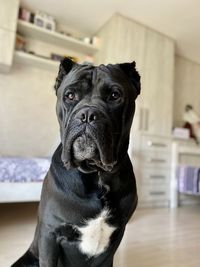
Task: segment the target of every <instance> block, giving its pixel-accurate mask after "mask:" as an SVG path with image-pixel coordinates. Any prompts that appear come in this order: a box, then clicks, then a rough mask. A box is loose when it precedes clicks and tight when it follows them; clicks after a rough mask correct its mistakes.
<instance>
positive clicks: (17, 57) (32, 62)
mask: <svg viewBox="0 0 200 267" xmlns="http://www.w3.org/2000/svg"><path fill="white" fill-rule="evenodd" d="M14 62H17V63H22V64H26V65H28V66H34V67H37V68H43V69H47V70H52V71H55V72H56V71H58V67H59V62H57V61H53V60H51V59H45V58H42V57H39V56H36V55H33V54H28V53H25V52H22V51H15V52H14Z"/></svg>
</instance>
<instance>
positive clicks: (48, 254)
mask: <svg viewBox="0 0 200 267" xmlns="http://www.w3.org/2000/svg"><path fill="white" fill-rule="evenodd" d="M58 257H59V246H58V243H57V236H56V234H55V233H49V232H48V233H47V232H46V233H45V234H44V236H42V237H41V239H40V242H39V263H40V267H57V263H58Z"/></svg>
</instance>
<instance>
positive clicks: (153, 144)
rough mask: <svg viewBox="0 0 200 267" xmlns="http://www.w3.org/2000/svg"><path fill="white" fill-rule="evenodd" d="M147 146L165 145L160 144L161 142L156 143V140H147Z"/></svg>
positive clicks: (163, 145) (164, 145)
mask: <svg viewBox="0 0 200 267" xmlns="http://www.w3.org/2000/svg"><path fill="white" fill-rule="evenodd" d="M147 145H148V146H157V147H167V145H166V144H162V143H156V142H152V141H148V142H147Z"/></svg>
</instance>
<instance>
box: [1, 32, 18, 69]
mask: <svg viewBox="0 0 200 267" xmlns="http://www.w3.org/2000/svg"><path fill="white" fill-rule="evenodd" d="M14 44H15V33H13V32H11V31H7V30H4V29H1V28H0V70H2V71H7V70H9V68H10V66H11V65H12V60H13V53H14Z"/></svg>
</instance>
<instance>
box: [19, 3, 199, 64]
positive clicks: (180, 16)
mask: <svg viewBox="0 0 200 267" xmlns="http://www.w3.org/2000/svg"><path fill="white" fill-rule="evenodd" d="M21 2H22V5H24V6H26V7H29V8H31V9H33V10H42V11H45V12H47V13H49V14H51V15H53V16H55V17H56V18H58V20H59V22H60V23H62V24H65V25H67V26H68V27H69V28H72V29H75V30H78V31H80V32H83V33H86V34H94V33H96V32H97V31H98V29H99V28H100V27H101V26H102V25H103V24H104V23H105V22H106V21H107V20H108V19H109V18H110V17H111V16H112V15H113V14H114V13H120V14H122V15H124V16H127V17H129V18H132V19H134V20H135V21H138V22H140V23H142V24H144V25H147V26H148V27H150V28H152V29H154V30H157V31H159V32H161V33H163V34H165V35H167V36H169V37H171V38H173V39H174V40H175V43H176V53H177V54H178V55H181V56H183V57H186V58H188V59H190V60H192V61H195V62H198V63H200V1H199V0H167V1H166V0H42V1H41V0H22V1H21Z"/></svg>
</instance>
